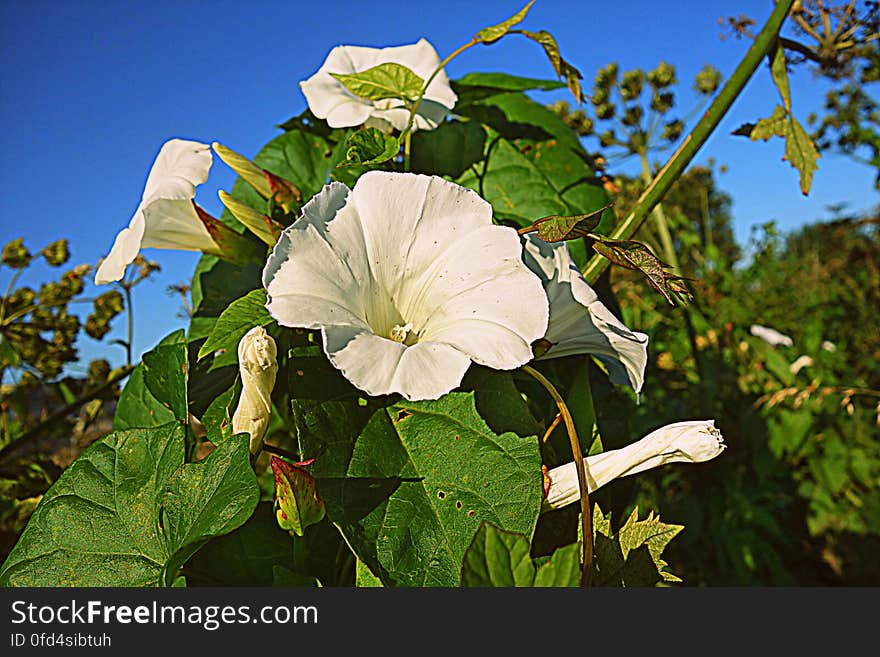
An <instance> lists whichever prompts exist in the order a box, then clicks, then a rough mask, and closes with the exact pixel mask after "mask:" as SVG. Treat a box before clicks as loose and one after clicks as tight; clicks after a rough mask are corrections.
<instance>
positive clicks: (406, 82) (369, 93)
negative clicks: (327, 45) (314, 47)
mask: <svg viewBox="0 0 880 657" xmlns="http://www.w3.org/2000/svg"><path fill="white" fill-rule="evenodd" d="M330 75H332V76H333V77H334V78H336V79H337V80H339V81H340V82H341V83H342V84H343V85H344V86H345V88H346V89H348V90H349V91H350V92H351V93H353V94H354V95H355V96H360V97H361V98H366V99H367V100H383V99H385V98H399V99H401V100H405V101H409V102H415V100H416V99H417V98H418V97H419V95H420V94H421V92H422V87H424V86H425V81H424V80H423V79H422V78H421V77H419V76H418V75H417V74H416V73H414V72H413V71H412V69H409V68H407V67H406V66H403V65H402V64H395V63H394V62H386V63H384V64H379V65H378V66H374V67H373V68H368V69H367V70H366V71H360V72H359V73H331V74H330Z"/></svg>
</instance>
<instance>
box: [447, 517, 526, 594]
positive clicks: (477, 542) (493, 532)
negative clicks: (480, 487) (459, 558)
mask: <svg viewBox="0 0 880 657" xmlns="http://www.w3.org/2000/svg"><path fill="white" fill-rule="evenodd" d="M534 581H535V564H534V563H532V558H531V557H530V556H529V539H527V538H526V537H525V536H523V535H522V534H514V533H511V532H506V531H502V530H500V529H498V528H497V527H495V526H494V525H492V524H490V523H488V522H484V523H482V524H481V525H480V528H479V529H478V530H477V533H476V534H475V535H474V540H473V541H472V542H471V544H470V545H469V546H468V549H467V552H466V553H465V555H464V563H463V564H462V568H461V585H462V586H494V587H511V586H532V584H534Z"/></svg>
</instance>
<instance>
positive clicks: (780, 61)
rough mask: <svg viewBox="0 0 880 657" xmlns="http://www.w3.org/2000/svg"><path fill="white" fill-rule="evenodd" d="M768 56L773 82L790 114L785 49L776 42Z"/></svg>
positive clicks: (789, 92) (789, 91)
mask: <svg viewBox="0 0 880 657" xmlns="http://www.w3.org/2000/svg"><path fill="white" fill-rule="evenodd" d="M769 57H770V75H771V77H772V78H773V83H774V84H775V85H776V88H777V89H778V90H779V95H780V96H782V102H783V104H784V105H785V110H786V111H787V112H788V113H789V114H791V90H790V89H789V87H788V72H787V71H786V69H785V50H784V49H783V48H782V46H780V45H779V43H778V42H777V44H776V46H775V48H774V49H773V54H772V55H769Z"/></svg>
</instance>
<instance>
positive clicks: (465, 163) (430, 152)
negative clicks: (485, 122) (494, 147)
mask: <svg viewBox="0 0 880 657" xmlns="http://www.w3.org/2000/svg"><path fill="white" fill-rule="evenodd" d="M485 146H486V131H485V130H484V129H483V127H482V126H481V125H480V124H479V123H477V122H476V121H447V122H445V123H441V124H440V125H439V126H438V127H437V128H436V129H435V130H420V131H418V132H416V133H414V134H413V136H412V160H411V168H412V171H413V173H425V174H429V175H436V176H450V177H452V178H458V177H459V176H460V175H462V174H463V173H464V172H465V171H467V170H468V169H469V168H470V167H471V166H473V165H474V164H476V163H478V162H480V160H482V159H483V150H484V149H485Z"/></svg>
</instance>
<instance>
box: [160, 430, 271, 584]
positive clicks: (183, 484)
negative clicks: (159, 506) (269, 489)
mask: <svg viewBox="0 0 880 657" xmlns="http://www.w3.org/2000/svg"><path fill="white" fill-rule="evenodd" d="M259 501H260V487H259V485H258V484H257V478H256V476H255V475H254V471H253V468H251V464H250V437H249V436H248V435H247V434H238V435H236V436H233V437H232V438H230V439H229V440H227V441H225V442H223V443H222V444H221V445H219V446H218V447H217V448H216V449H214V451H212V452H211V453H210V454H209V455H208V456H207V457H205V458H204V459H202V460H201V461H198V462H196V463H187V464H186V465H184V466H182V467H181V468H179V469H178V470H177V471H176V472H175V473H174V475H173V476H172V477H171V478H170V479H169V480H168V483H167V484H166V486H165V492H164V496H163V511H164V514H163V526H164V528H165V532H166V537H167V539H166V540H167V545H168V553H169V554H170V555H171V558H170V560H169V563H168V565H167V566H166V581H168V578H169V577H173V576H174V575H175V574H176V572H177V570H178V569H179V567H180V566H182V565H183V564H184V563H186V561H187V560H188V559H189V558H190V557H191V556H192V555H193V554H194V553H195V551H196V550H198V549H199V548H200V547H201V546H202V545H203V544H204V543H205V541H207V540H208V539H209V538H211V537H214V536H220V535H222V534H226V533H228V532H231V531H232V530H233V529H236V528H237V527H239V526H240V525H242V524H243V523H244V522H245V521H246V520H247V519H248V518H250V517H251V515H252V514H253V512H254V509H256V506H257V502H259Z"/></svg>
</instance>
